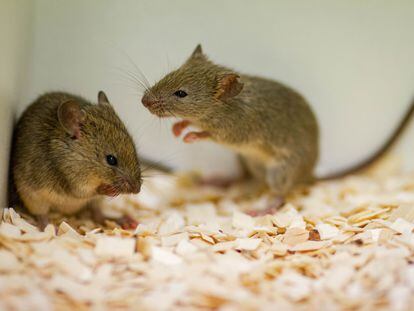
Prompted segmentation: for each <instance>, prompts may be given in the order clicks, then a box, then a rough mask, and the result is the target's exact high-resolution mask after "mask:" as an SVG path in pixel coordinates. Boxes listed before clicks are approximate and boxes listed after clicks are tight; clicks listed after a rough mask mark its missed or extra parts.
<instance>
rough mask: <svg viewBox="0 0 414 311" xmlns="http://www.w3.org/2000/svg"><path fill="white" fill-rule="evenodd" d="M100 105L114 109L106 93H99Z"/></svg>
mask: <svg viewBox="0 0 414 311" xmlns="http://www.w3.org/2000/svg"><path fill="white" fill-rule="evenodd" d="M98 105H107V106H110V107H112V105H111V103H110V102H109V99H108V97H107V96H106V94H105V92H104V91H99V93H98Z"/></svg>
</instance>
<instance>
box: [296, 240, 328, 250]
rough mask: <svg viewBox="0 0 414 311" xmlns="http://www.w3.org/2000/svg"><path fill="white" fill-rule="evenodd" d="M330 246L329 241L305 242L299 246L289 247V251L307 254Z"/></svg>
mask: <svg viewBox="0 0 414 311" xmlns="http://www.w3.org/2000/svg"><path fill="white" fill-rule="evenodd" d="M329 245H331V243H330V242H329V241H306V242H303V243H300V244H296V245H294V246H292V247H289V250H290V251H292V252H307V251H315V250H318V249H321V248H324V247H327V246H329Z"/></svg>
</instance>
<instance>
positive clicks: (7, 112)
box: [0, 0, 32, 209]
mask: <svg viewBox="0 0 414 311" xmlns="http://www.w3.org/2000/svg"><path fill="white" fill-rule="evenodd" d="M31 8H32V2H30V1H24V0H1V1H0V68H1V69H0V133H1V134H0V146H1V148H0V189H1V190H0V209H1V207H3V206H5V204H6V189H7V174H8V161H9V152H10V149H9V148H8V146H9V145H10V138H11V133H12V122H13V117H14V114H15V111H16V110H17V109H16V108H17V105H18V103H19V100H20V97H21V95H22V89H24V87H25V78H26V74H25V72H24V70H25V69H26V68H27V55H28V51H29V47H30V38H31V28H30V23H31Z"/></svg>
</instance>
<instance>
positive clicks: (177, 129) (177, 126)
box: [172, 120, 191, 137]
mask: <svg viewBox="0 0 414 311" xmlns="http://www.w3.org/2000/svg"><path fill="white" fill-rule="evenodd" d="M190 124H191V122H190V121H188V120H182V121H180V122H176V123H174V124H173V127H172V132H173V134H174V136H175V137H178V136H180V135H181V133H182V132H183V130H184V129H185V128H187V127H188V126H189V125H190Z"/></svg>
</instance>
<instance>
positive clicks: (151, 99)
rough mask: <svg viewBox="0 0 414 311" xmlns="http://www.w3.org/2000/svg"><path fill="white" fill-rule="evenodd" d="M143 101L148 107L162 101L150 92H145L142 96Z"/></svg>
mask: <svg viewBox="0 0 414 311" xmlns="http://www.w3.org/2000/svg"><path fill="white" fill-rule="evenodd" d="M141 102H142V104H143V105H144V106H145V107H146V108H152V107H154V106H155V105H158V104H160V103H161V101H160V100H158V99H157V98H155V97H154V96H151V95H149V94H145V95H144V96H143V97H142V99H141Z"/></svg>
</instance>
